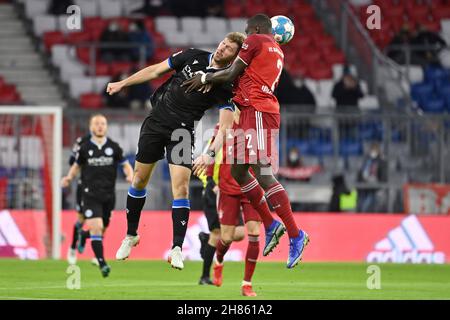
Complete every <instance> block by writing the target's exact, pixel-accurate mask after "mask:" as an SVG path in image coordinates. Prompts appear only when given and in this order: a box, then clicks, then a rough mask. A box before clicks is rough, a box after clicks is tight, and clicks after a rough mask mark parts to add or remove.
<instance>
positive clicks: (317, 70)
mask: <svg viewBox="0 0 450 320" xmlns="http://www.w3.org/2000/svg"><path fill="white" fill-rule="evenodd" d="M309 77H310V78H312V79H314V80H321V79H331V78H333V71H332V70H331V66H330V65H328V64H322V63H320V64H316V65H314V66H313V67H311V68H310V69H309Z"/></svg>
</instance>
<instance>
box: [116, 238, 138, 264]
mask: <svg viewBox="0 0 450 320" xmlns="http://www.w3.org/2000/svg"><path fill="white" fill-rule="evenodd" d="M139 240H140V237H139V235H137V236H130V235H127V236H126V237H125V239H123V241H122V244H121V245H120V248H119V250H117V252H116V259H117V260H125V259H126V258H128V256H129V255H130V253H131V249H132V248H133V247H136V246H137V245H138V244H139Z"/></svg>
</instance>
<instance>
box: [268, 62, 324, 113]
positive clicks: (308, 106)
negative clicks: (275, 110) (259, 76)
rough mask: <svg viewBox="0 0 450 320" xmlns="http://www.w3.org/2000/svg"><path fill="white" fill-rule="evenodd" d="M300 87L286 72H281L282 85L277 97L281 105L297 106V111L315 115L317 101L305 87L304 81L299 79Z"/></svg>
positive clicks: (278, 89) (279, 86)
mask: <svg viewBox="0 0 450 320" xmlns="http://www.w3.org/2000/svg"><path fill="white" fill-rule="evenodd" d="M299 83H300V86H299V87H298V86H296V85H295V84H294V81H293V79H292V77H291V75H290V74H289V72H287V71H286V70H283V71H282V72H281V76H280V83H279V85H278V88H277V91H276V96H277V98H278V101H279V102H280V104H295V105H297V106H295V110H296V111H299V112H305V113H314V112H315V111H316V100H315V99H314V95H313V94H312V92H311V91H310V90H309V89H308V87H307V86H306V85H305V83H304V81H303V79H301V78H300V79H299Z"/></svg>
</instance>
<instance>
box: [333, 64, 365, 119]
mask: <svg viewBox="0 0 450 320" xmlns="http://www.w3.org/2000/svg"><path fill="white" fill-rule="evenodd" d="M363 96H364V94H363V92H362V90H361V86H360V85H359V82H358V80H357V79H356V78H355V77H354V76H353V75H352V74H351V72H350V68H349V66H345V67H344V73H343V75H342V78H341V80H339V81H338V82H337V83H336V84H335V85H334V87H333V91H332V97H333V98H334V99H335V100H336V111H338V112H342V113H353V112H359V108H358V99H360V98H362V97H363Z"/></svg>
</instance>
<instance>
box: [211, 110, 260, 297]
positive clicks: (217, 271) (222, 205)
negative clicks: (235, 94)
mask: <svg viewBox="0 0 450 320" xmlns="http://www.w3.org/2000/svg"><path fill="white" fill-rule="evenodd" d="M237 123H239V111H236V112H235V127H236V125H237ZM215 135H217V130H216V132H215ZM214 138H215V137H213V140H212V141H211V143H214ZM233 138H234V137H231V143H226V144H224V146H223V150H222V157H221V159H216V161H220V167H219V192H218V194H217V197H218V202H217V211H218V213H219V218H220V240H219V241H218V243H217V245H216V261H215V263H214V278H213V283H214V284H215V285H216V286H221V285H222V280H223V276H222V272H223V261H224V256H225V254H226V253H227V251H228V249H229V248H230V245H231V243H232V242H233V237H234V234H235V230H236V226H237V225H238V221H239V216H240V213H241V209H242V214H243V217H244V222H245V227H246V229H247V236H248V246H247V252H246V254H245V272H244V279H243V281H242V286H241V292H242V295H243V296H249V297H255V296H256V293H255V292H254V291H253V288H252V277H253V273H254V271H255V267H256V262H257V260H258V255H259V230H260V225H261V218H260V216H259V214H258V212H257V211H256V210H255V209H254V208H253V207H252V205H251V204H250V202H249V201H248V200H247V198H246V197H245V196H244V194H243V193H242V191H241V188H240V186H239V185H238V184H237V183H236V181H235V180H234V178H233V177H232V175H231V165H230V164H229V162H230V161H227V158H231V157H233V150H232V148H230V149H229V148H228V146H230V145H232V143H233ZM211 171H212V170H211V165H210V166H209V167H208V171H207V174H211Z"/></svg>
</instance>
